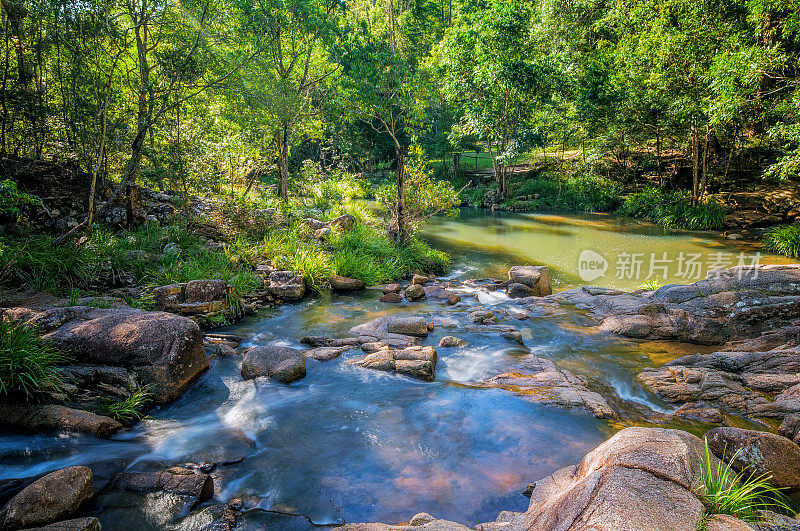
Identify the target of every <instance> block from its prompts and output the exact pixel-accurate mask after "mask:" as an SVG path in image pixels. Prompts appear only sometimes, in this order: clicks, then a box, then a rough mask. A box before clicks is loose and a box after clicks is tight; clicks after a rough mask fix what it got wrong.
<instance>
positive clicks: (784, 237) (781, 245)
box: [763, 223, 800, 258]
mask: <svg viewBox="0 0 800 531" xmlns="http://www.w3.org/2000/svg"><path fill="white" fill-rule="evenodd" d="M763 244H764V248H765V249H766V250H767V251H770V252H773V253H778V254H785V255H786V256H791V257H793V258H800V223H793V224H792V225H780V226H778V227H775V228H773V229H770V230H769V232H767V233H766V234H765V235H764V239H763Z"/></svg>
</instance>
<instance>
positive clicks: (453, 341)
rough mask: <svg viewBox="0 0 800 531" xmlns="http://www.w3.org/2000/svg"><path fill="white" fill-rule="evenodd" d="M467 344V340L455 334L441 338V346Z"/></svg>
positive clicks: (450, 346)
mask: <svg viewBox="0 0 800 531" xmlns="http://www.w3.org/2000/svg"><path fill="white" fill-rule="evenodd" d="M466 345H467V342H466V341H465V340H464V339H461V338H459V337H455V336H444V337H443V338H442V339H440V340H439V346H440V347H448V348H452V347H464V346H466Z"/></svg>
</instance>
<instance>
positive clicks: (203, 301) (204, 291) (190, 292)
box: [152, 279, 236, 315]
mask: <svg viewBox="0 0 800 531" xmlns="http://www.w3.org/2000/svg"><path fill="white" fill-rule="evenodd" d="M152 295H153V303H154V306H155V308H156V309H157V310H160V311H165V312H171V313H177V314H179V315H203V314H204V315H209V314H216V313H219V312H222V311H224V310H225V309H226V308H228V307H229V302H228V301H229V299H230V298H236V290H235V289H234V288H233V286H231V285H230V284H228V283H227V282H225V281H224V280H219V279H211V280H192V281H189V282H184V283H181V284H169V285H167V286H159V287H157V288H154V289H153V291H152Z"/></svg>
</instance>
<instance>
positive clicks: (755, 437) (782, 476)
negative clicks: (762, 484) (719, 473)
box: [705, 427, 800, 491]
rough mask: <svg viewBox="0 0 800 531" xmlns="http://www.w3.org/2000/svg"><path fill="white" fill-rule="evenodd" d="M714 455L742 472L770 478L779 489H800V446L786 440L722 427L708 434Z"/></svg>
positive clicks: (706, 436)
mask: <svg viewBox="0 0 800 531" xmlns="http://www.w3.org/2000/svg"><path fill="white" fill-rule="evenodd" d="M705 438H706V439H707V440H708V447H709V448H710V449H711V451H712V452H714V455H716V456H717V457H719V458H720V459H722V460H724V461H727V462H729V463H730V465H731V466H732V467H733V468H734V469H735V470H736V471H738V472H741V471H743V470H746V471H747V473H748V474H750V473H753V474H755V475H756V476H760V475H769V476H771V477H770V479H769V483H770V484H772V485H773V486H775V487H778V488H787V489H790V490H794V491H796V490H800V447H798V446H797V445H796V444H795V443H793V442H792V441H790V440H789V439H787V438H785V437H781V436H780V435H775V434H773V433H767V432H764V431H755V430H744V429H740V428H729V427H721V428H714V429H712V430H709V431H708V432H707V433H706V434H705Z"/></svg>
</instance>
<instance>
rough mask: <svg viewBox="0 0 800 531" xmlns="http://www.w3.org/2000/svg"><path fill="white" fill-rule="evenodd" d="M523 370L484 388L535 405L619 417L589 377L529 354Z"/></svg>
mask: <svg viewBox="0 0 800 531" xmlns="http://www.w3.org/2000/svg"><path fill="white" fill-rule="evenodd" d="M522 367H523V368H524V370H525V372H507V373H503V374H500V375H497V376H494V377H492V378H489V379H488V380H486V381H485V382H484V385H485V386H487V387H498V388H501V389H505V390H507V391H511V392H513V393H515V394H518V395H520V396H522V397H524V398H525V399H527V400H530V401H532V402H537V403H540V404H548V405H553V406H557V407H561V408H565V409H579V410H582V411H585V412H588V413H590V414H592V415H594V416H595V417H597V418H609V417H614V416H616V414H615V413H614V410H613V409H611V406H609V405H608V402H607V401H606V399H605V398H603V396H602V395H600V394H599V393H596V392H594V391H591V390H589V388H588V387H587V385H588V381H587V380H586V379H585V378H581V377H578V376H575V375H574V374H572V373H571V372H569V371H567V370H564V369H559V368H558V367H557V366H556V364H555V363H553V362H552V361H550V360H549V359H546V358H540V357H537V356H535V355H533V354H529V355H528V356H526V357H525V358H524V359H523V362H522Z"/></svg>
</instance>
